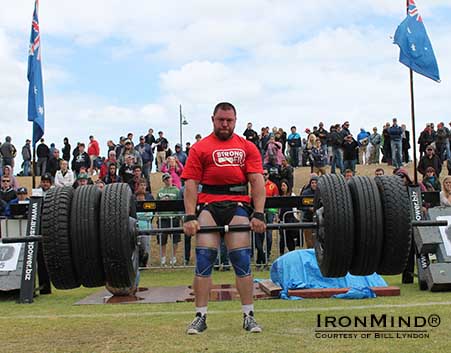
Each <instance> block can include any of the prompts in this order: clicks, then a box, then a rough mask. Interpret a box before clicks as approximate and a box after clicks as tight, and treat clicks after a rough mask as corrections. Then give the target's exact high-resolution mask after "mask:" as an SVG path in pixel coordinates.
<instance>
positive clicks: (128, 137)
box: [127, 132, 135, 148]
mask: <svg viewBox="0 0 451 353" xmlns="http://www.w3.org/2000/svg"><path fill="white" fill-rule="evenodd" d="M127 139H128V140H130V142H131V143H132V147H133V148H135V143H134V142H133V132H129V133H128V134H127Z"/></svg>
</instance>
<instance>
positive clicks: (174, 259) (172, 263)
mask: <svg viewBox="0 0 451 353" xmlns="http://www.w3.org/2000/svg"><path fill="white" fill-rule="evenodd" d="M169 262H170V263H171V265H176V264H177V258H176V257H175V256H174V257H173V258H172V259H171V260H170V261H169Z"/></svg>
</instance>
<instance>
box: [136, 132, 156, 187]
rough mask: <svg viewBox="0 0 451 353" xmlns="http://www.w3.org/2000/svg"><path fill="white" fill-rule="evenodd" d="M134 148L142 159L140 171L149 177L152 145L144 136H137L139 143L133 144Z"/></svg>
mask: <svg viewBox="0 0 451 353" xmlns="http://www.w3.org/2000/svg"><path fill="white" fill-rule="evenodd" d="M135 150H136V151H137V152H138V153H139V157H140V158H141V161H142V172H143V174H144V177H145V178H147V179H149V178H150V173H151V171H152V162H153V152H152V147H151V146H150V145H149V144H148V143H146V138H145V137H144V136H140V137H139V143H138V144H137V145H136V146H135Z"/></svg>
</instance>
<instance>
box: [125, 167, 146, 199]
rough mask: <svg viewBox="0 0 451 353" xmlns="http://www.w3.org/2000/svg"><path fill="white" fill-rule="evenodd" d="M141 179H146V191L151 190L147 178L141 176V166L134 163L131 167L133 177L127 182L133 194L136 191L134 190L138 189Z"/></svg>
mask: <svg viewBox="0 0 451 353" xmlns="http://www.w3.org/2000/svg"><path fill="white" fill-rule="evenodd" d="M142 179H144V180H147V183H146V191H148V192H151V191H152V190H151V188H150V183H149V181H148V179H146V178H143V174H142V169H141V166H139V165H137V164H135V166H134V167H133V179H131V180H130V181H129V183H128V185H130V188H131V189H132V192H133V193H134V194H135V193H136V191H138V188H139V186H140V183H141V180H142Z"/></svg>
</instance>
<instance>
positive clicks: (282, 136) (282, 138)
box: [275, 127, 287, 156]
mask: <svg viewBox="0 0 451 353" xmlns="http://www.w3.org/2000/svg"><path fill="white" fill-rule="evenodd" d="M275 137H276V141H279V142H280V143H281V144H282V154H283V155H284V156H285V149H286V146H287V133H286V132H285V131H283V129H282V128H281V127H279V129H278V130H277V133H276V135H275Z"/></svg>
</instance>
